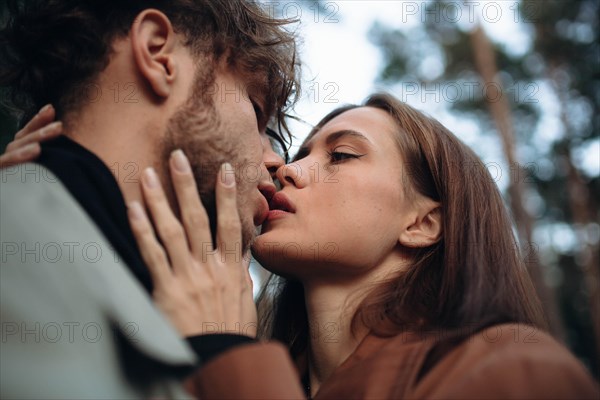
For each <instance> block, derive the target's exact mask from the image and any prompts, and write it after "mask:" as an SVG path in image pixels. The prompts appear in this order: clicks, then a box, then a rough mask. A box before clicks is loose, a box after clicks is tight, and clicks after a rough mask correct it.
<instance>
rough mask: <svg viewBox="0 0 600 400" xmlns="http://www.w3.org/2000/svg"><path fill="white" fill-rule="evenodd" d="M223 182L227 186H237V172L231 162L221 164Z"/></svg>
mask: <svg viewBox="0 0 600 400" xmlns="http://www.w3.org/2000/svg"><path fill="white" fill-rule="evenodd" d="M221 182H223V185H224V186H227V187H233V186H235V172H234V171H233V167H232V166H231V164H229V163H225V164H223V165H221Z"/></svg>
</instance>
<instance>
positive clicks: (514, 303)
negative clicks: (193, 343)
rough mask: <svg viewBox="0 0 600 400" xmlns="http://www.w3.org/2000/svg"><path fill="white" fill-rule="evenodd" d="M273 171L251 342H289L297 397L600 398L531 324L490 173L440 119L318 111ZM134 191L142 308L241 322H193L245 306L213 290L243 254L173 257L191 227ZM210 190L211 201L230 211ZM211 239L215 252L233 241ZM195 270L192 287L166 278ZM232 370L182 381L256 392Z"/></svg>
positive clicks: (202, 325)
mask: <svg viewBox="0 0 600 400" xmlns="http://www.w3.org/2000/svg"><path fill="white" fill-rule="evenodd" d="M276 177H277V179H278V180H279V182H280V184H281V190H280V191H279V192H277V193H276V194H275V195H274V196H273V198H272V199H271V201H270V211H269V215H268V217H267V220H266V222H265V223H264V224H263V227H262V232H261V234H260V235H259V236H258V237H257V238H256V239H255V241H254V244H253V246H252V253H253V255H254V257H255V258H256V259H257V260H258V261H259V262H260V264H261V265H262V266H264V267H265V268H266V269H268V270H269V271H271V272H273V275H271V277H270V278H269V280H268V282H267V284H266V285H265V286H264V287H263V289H262V291H261V294H260V296H259V300H258V335H259V337H260V338H262V339H267V340H272V339H273V340H278V341H281V342H283V343H284V344H285V345H286V346H287V347H288V348H289V352H290V355H291V358H292V359H293V361H294V363H295V366H296V367H297V369H298V371H299V379H300V381H301V382H302V387H303V389H304V391H305V395H306V396H307V397H309V398H322V399H329V398H336V399H337V398H482V397H486V398H597V397H598V387H597V384H596V383H595V382H594V380H593V379H592V378H591V376H590V375H589V374H588V373H587V371H586V370H585V368H584V367H583V366H582V365H581V364H580V363H579V362H578V361H577V360H576V359H575V358H574V357H573V356H572V355H571V354H570V353H569V352H568V351H567V350H566V349H565V348H564V347H563V346H561V345H560V344H558V343H557V342H556V341H554V340H553V339H552V338H551V337H550V336H549V335H548V334H547V333H545V330H546V323H545V321H544V317H543V314H542V309H541V306H540V303H539V300H538V298H537V296H536V294H535V292H534V289H533V286H532V283H531V281H530V278H529V276H528V273H527V270H526V267H525V263H524V262H523V260H522V256H521V254H520V252H519V250H518V249H519V246H518V244H517V243H516V240H515V237H514V234H513V230H512V224H511V220H510V217H509V214H508V212H507V210H506V207H505V205H504V203H503V201H502V197H501V195H500V193H499V191H498V188H497V187H496V185H495V183H494V181H493V179H492V177H491V176H490V174H489V173H488V171H487V169H486V168H485V166H484V164H483V163H482V162H481V160H480V159H479V158H478V157H477V156H476V155H475V154H474V153H473V151H471V150H470V149H469V148H468V147H467V146H465V145H464V144H463V143H462V142H461V141H460V140H459V139H457V138H456V137H455V136H454V135H453V134H452V133H451V132H449V131H448V130H447V129H446V128H445V127H444V126H442V125H441V124H440V123H439V122H437V121H436V120H434V119H432V118H429V117H427V116H425V115H424V114H423V113H421V112H419V111H417V110H415V109H413V108H412V107H410V106H408V105H406V104H404V103H402V102H400V101H398V100H397V99H395V98H394V97H392V96H390V95H386V94H376V95H373V96H371V97H369V98H368V99H367V101H366V102H365V103H364V105H362V106H346V107H342V108H339V109H337V110H335V111H333V112H331V113H330V114H329V115H327V116H326V117H325V118H323V120H322V121H321V122H320V123H319V124H318V125H317V126H316V127H315V128H314V129H313V130H312V132H311V133H310V134H309V136H308V137H307V139H306V140H305V141H304V143H303V144H302V146H301V147H300V150H299V151H298V153H297V155H296V156H295V158H294V160H293V162H292V163H290V164H288V165H285V166H282V167H280V168H279V169H278V170H277V173H276ZM238 179H239V177H238ZM142 181H143V180H142ZM173 182H174V185H176V186H177V185H180V184H181V185H184V180H183V179H179V180H178V179H174V180H173ZM142 187H143V191H144V195H145V202H146V206H147V207H148V209H149V210H150V213H151V215H152V220H153V225H152V224H151V223H150V219H149V218H148V217H147V216H146V214H145V213H144V212H143V211H141V208H140V207H137V206H135V209H136V211H135V212H131V213H130V221H131V224H132V228H133V231H134V233H135V234H136V236H137V239H138V243H139V245H140V247H141V249H142V253H143V254H144V259H145V262H146V263H147V265H148V267H149V268H150V270H151V271H152V275H153V278H154V281H155V286H156V288H157V289H156V290H155V293H154V297H155V301H156V302H157V303H158V305H159V306H160V307H161V308H162V309H163V310H164V311H165V313H166V314H167V315H168V316H169V317H170V318H171V320H172V321H173V323H174V325H175V326H176V327H178V329H179V330H180V332H182V334H196V333H201V332H203V331H205V330H206V327H207V322H210V321H211V320H210V318H213V320H212V321H213V322H217V323H222V324H230V325H229V326H231V324H238V327H239V323H240V321H235V318H232V317H230V316H226V315H222V314H219V312H212V314H211V317H201V315H202V314H206V313H207V312H208V311H207V310H222V309H224V308H222V307H221V306H220V304H221V303H224V302H227V301H231V300H230V299H231V298H234V299H236V300H235V301H236V302H237V303H239V307H240V308H244V307H248V304H250V302H251V299H250V293H249V292H248V293H246V294H244V295H243V296H242V297H240V295H239V294H236V293H228V292H227V290H226V288H227V283H226V280H227V279H228V277H231V276H233V275H229V274H228V272H227V271H228V270H227V268H230V267H227V265H234V267H236V266H237V267H239V266H240V265H242V264H244V263H243V262H241V263H240V261H239V260H235V261H234V260H227V258H226V257H225V258H224V256H223V254H224V253H220V256H221V260H220V261H221V263H218V262H211V261H210V257H214V253H210V254H209V252H207V253H204V254H203V256H202V257H201V258H202V259H198V257H194V256H193V255H187V256H185V257H183V256H182V254H181V253H182V252H186V251H189V250H186V248H188V247H189V244H188V242H189V241H190V233H189V232H186V233H187V235H164V234H163V233H164V230H166V229H167V226H171V227H172V226H173V224H174V223H175V222H174V217H173V216H172V215H168V213H167V212H165V211H164V204H166V202H165V201H164V197H161V196H162V195H161V191H160V188H158V189H157V188H150V187H146V186H145V185H144V184H143V183H142ZM217 198H218V200H219V191H217ZM224 199H225V197H224V196H223V197H222V200H221V201H220V203H219V207H223V208H224V207H230V205H229V206H228V205H226V204H225V203H224V202H225V200H224ZM179 203H180V204H179V205H180V208H181V210H182V213H183V214H185V213H186V212H192V211H194V212H196V211H198V210H199V209H201V205H200V202H199V201H197V199H196V200H193V199H192V200H190V198H189V196H181V197H179ZM160 204H162V206H161V205H160ZM161 207H162V208H161ZM186 210H187V211H186ZM140 211H141V212H140ZM219 218H227V217H226V216H225V215H224V214H221V213H220V214H219ZM219 226H227V225H219ZM180 227H181V226H180ZM229 227H230V228H231V227H233V230H235V224H233V225H229ZM154 230H156V231H157V232H158V236H160V237H161V239H162V243H159V241H158V240H156V239H155V238H154ZM182 230H183V231H184V232H185V229H184V228H182ZM205 234H206V235H208V234H210V233H209V232H208V233H205ZM230 234H231V229H229V232H228V235H229V237H231V235H230ZM233 236H235V235H233ZM206 237H209V236H206ZM219 237H225V235H224V234H223V236H220V233H219V232H217V247H225V248H226V247H227V245H228V244H231V243H227V242H226V241H221V240H220V239H219ZM234 255H235V254H234ZM230 258H235V257H230ZM181 271H186V272H184V273H182V272H181ZM194 274H196V275H199V274H201V275H202V280H201V281H202V284H197V285H188V286H185V285H183V286H182V285H181V284H180V286H174V284H173V282H174V281H177V279H180V282H181V281H182V280H185V279H186V277H189V276H191V275H194ZM236 276H237V275H236ZM178 277H179V278H178ZM236 279H237V278H236ZM207 282H213V283H214V284H213V285H211V284H207ZM197 310H202V312H197ZM245 315H248V314H247V313H246V314H245ZM192 316H195V317H192ZM241 322H243V323H244V324H245V325H248V324H252V323H253V321H249V320H245V321H241ZM242 328H243V327H242ZM241 331H242V329H240V332H239V333H243V334H250V335H253V330H250V331H249V332H250V333H248V331H244V332H241ZM210 362H227V355H226V354H224V355H221V356H219V357H217V358H216V359H214V360H211V361H210ZM238 367H239V366H235V365H232V366H231V371H232V375H231V376H219V377H214V376H212V377H204V379H206V380H210V382H211V388H210V389H206V390H208V391H204V389H205V388H204V387H202V386H200V387H196V388H195V390H196V391H197V392H198V393H199V394H200V395H201V397H210V396H214V395H219V396H225V397H235V396H245V395H248V394H252V395H253V396H256V394H257V393H260V388H256V387H253V383H252V382H249V381H247V380H244V377H243V375H244V372H243V368H241V369H240V368H238ZM244 368H247V366H244ZM199 374H200V375H202V370H200V372H199ZM281 379H285V377H283V376H282V378H281ZM219 390H220V391H219ZM289 390H290V396H292V397H294V396H298V395H300V394H299V393H298V392H297V387H296V386H290V389H289Z"/></svg>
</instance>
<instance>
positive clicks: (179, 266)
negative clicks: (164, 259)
mask: <svg viewBox="0 0 600 400" xmlns="http://www.w3.org/2000/svg"><path fill="white" fill-rule="evenodd" d="M142 192H143V194H144V200H145V201H146V205H147V206H148V209H149V210H150V213H151V215H152V221H154V226H155V227H156V230H157V232H158V236H159V237H160V239H161V240H162V242H163V244H164V246H165V247H166V249H167V254H168V255H169V259H170V260H171V264H172V266H173V271H174V272H175V274H186V275H188V276H191V275H192V271H190V268H191V262H190V251H189V247H188V244H187V238H186V236H185V231H184V230H183V227H182V226H181V224H180V223H179V221H178V220H177V218H176V217H175V215H174V214H173V211H172V210H171V206H170V205H169V202H168V201H167V198H166V196H165V192H164V191H163V189H162V186H161V184H160V180H159V179H158V175H157V174H156V172H155V171H154V169H153V168H147V169H146V170H145V171H144V174H143V176H142Z"/></svg>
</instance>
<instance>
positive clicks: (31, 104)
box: [0, 0, 300, 130]
mask: <svg viewBox="0 0 600 400" xmlns="http://www.w3.org/2000/svg"><path fill="white" fill-rule="evenodd" d="M147 8H155V9H158V10H160V11H162V12H163V13H164V14H165V15H167V17H168V18H169V19H170V20H171V23H172V24H173V29H174V30H175V31H176V32H178V33H180V34H183V35H184V37H185V38H186V40H187V42H186V45H187V46H188V47H189V49H190V51H191V53H192V55H194V56H201V55H204V56H208V57H209V58H210V59H212V60H213V62H217V61H219V60H221V59H223V57H227V58H226V61H227V63H228V65H229V66H230V67H231V68H234V70H235V71H236V72H238V73H241V74H244V75H248V76H251V77H252V81H253V85H256V84H258V85H259V88H258V89H260V91H261V93H263V94H264V96H265V110H264V111H265V113H266V114H267V115H269V116H274V117H276V118H277V119H276V120H278V121H279V123H280V124H283V127H284V128H287V127H286V126H285V120H284V119H283V116H284V115H285V112H286V110H288V109H289V108H290V107H291V106H292V105H293V104H294V103H295V101H296V100H297V97H298V94H299V93H300V89H299V62H298V60H297V57H296V43H295V39H296V38H295V37H294V34H293V33H292V32H290V31H289V30H286V28H285V25H287V24H290V23H292V22H294V21H292V20H287V19H284V20H280V19H274V18H272V17H271V16H269V15H268V14H267V13H266V12H265V11H263V10H262V9H261V7H260V5H259V4H257V3H255V2H251V1H244V0H125V1H124V0H84V1H74V0H43V1H38V0H33V1H28V0H14V1H9V3H8V4H7V5H6V6H5V9H4V10H3V15H0V20H1V21H3V23H2V27H1V29H0V86H2V87H3V89H4V91H5V93H7V94H8V96H7V97H8V104H7V105H8V106H9V107H10V108H12V110H13V111H16V112H17V113H18V114H20V116H21V117H22V120H28V119H30V118H31V117H32V116H33V115H35V113H36V110H38V109H39V108H40V107H41V106H43V105H44V104H47V103H52V104H54V105H55V107H56V109H57V115H58V117H59V118H60V117H61V116H62V115H64V114H65V113H67V112H72V111H77V109H78V108H79V107H81V105H82V103H83V101H84V100H85V99H84V98H82V97H85V92H86V91H85V90H82V88H84V87H86V85H89V84H91V83H93V82H94V81H95V80H96V79H97V77H98V75H99V74H100V72H101V71H103V70H104V68H106V66H107V65H108V62H109V57H110V54H111V51H112V43H113V41H114V40H115V39H118V38H120V37H123V36H125V35H127V34H128V32H129V29H130V27H131V24H132V22H133V20H134V18H135V17H136V15H137V14H139V13H140V12H141V11H142V10H144V9H147ZM254 89H257V88H256V87H254ZM286 130H287V129H286Z"/></svg>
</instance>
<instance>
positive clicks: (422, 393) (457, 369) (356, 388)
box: [193, 324, 600, 400]
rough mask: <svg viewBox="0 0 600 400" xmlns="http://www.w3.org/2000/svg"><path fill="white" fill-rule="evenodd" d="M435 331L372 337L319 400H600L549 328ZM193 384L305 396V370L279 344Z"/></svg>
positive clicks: (233, 394)
mask: <svg viewBox="0 0 600 400" xmlns="http://www.w3.org/2000/svg"><path fill="white" fill-rule="evenodd" d="M438 336H439V335H436V334H435V333H429V334H427V335H425V336H417V335H410V334H402V335H398V336H395V337H391V338H379V337H376V336H373V335H369V336H367V337H366V338H365V339H364V340H363V341H362V342H361V344H360V345H359V346H358V348H357V349H356V351H355V352H354V353H353V354H352V355H350V357H349V358H348V359H347V360H346V361H345V362H344V363H342V365H340V366H339V367H338V368H337V370H336V371H335V372H334V373H333V375H332V376H331V377H330V378H329V379H327V381H326V382H324V383H323V385H322V386H321V388H320V390H319V392H318V393H317V394H316V396H315V397H314V398H315V399H586V398H589V399H596V400H597V399H599V398H600V391H599V388H598V384H597V382H595V381H594V379H593V378H592V377H591V375H590V374H589V373H588V372H587V370H586V369H585V368H584V366H583V365H582V364H581V363H580V362H579V361H578V360H577V359H576V358H575V357H574V356H573V355H572V354H571V353H570V352H569V351H568V350H567V349H566V348H564V347H563V346H562V345H560V344H559V343H558V342H556V341H555V340H554V339H552V338H551V337H550V336H549V335H548V334H546V333H544V332H541V331H536V330H535V329H534V328H532V327H529V326H524V325H510V324H506V325H498V326H494V327H491V328H488V329H486V330H484V331H482V332H479V333H477V334H474V335H472V336H470V337H469V338H468V339H467V340H464V341H462V342H460V343H455V344H452V343H451V342H450V341H448V340H440V338H439V337H438ZM193 383H194V385H195V387H196V391H197V393H198V394H199V396H200V397H201V398H207V399H213V398H229V399H242V398H244V399H266V398H277V399H284V398H286V399H290V398H294V399H299V398H303V397H304V392H303V390H302V388H301V387H300V383H299V374H298V372H297V370H295V368H294V367H293V366H292V362H291V361H290V358H289V356H288V354H287V351H286V349H285V348H284V347H283V346H281V345H279V344H275V343H266V344H260V345H247V346H241V347H239V348H235V349H232V350H230V351H228V352H226V353H225V354H223V355H221V356H219V357H217V358H216V359H214V360H212V361H211V362H209V363H208V364H207V365H205V366H204V367H203V368H202V369H201V370H200V371H199V372H198V373H197V374H196V375H195V376H194V377H193Z"/></svg>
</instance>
